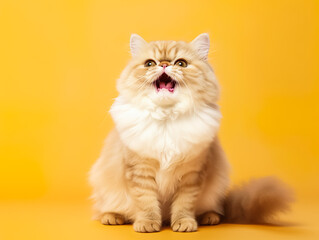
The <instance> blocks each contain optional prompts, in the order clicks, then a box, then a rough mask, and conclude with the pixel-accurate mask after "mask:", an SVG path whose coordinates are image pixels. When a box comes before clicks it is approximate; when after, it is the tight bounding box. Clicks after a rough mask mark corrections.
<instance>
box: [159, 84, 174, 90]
mask: <svg viewBox="0 0 319 240" xmlns="http://www.w3.org/2000/svg"><path fill="white" fill-rule="evenodd" d="M159 88H160V89H162V88H165V89H167V90H168V91H171V90H172V88H173V84H172V82H168V83H165V82H160V84H159Z"/></svg>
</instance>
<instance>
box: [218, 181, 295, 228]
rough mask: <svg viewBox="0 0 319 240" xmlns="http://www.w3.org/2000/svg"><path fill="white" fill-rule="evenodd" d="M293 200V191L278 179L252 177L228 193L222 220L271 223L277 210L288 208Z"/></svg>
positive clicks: (228, 221) (282, 210)
mask: <svg viewBox="0 0 319 240" xmlns="http://www.w3.org/2000/svg"><path fill="white" fill-rule="evenodd" d="M293 201H294V194H293V191H292V190H291V189H290V188H289V187H288V186H286V185H285V184H284V183H283V182H281V181H280V180H279V179H277V178H275V177H263V178H259V179H253V180H251V181H250V182H248V183H246V184H243V185H242V186H237V187H235V188H233V189H232V190H231V191H230V192H229V193H228V195H227V197H226V200H225V219H224V222H226V223H245V224H271V223H272V220H273V217H274V216H275V215H276V214H277V213H279V212H284V211H286V210H289V207H290V203H291V202H293Z"/></svg>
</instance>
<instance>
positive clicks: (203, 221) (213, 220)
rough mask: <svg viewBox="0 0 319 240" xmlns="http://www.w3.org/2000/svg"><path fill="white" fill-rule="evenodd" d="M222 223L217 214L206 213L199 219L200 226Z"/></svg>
mask: <svg viewBox="0 0 319 240" xmlns="http://www.w3.org/2000/svg"><path fill="white" fill-rule="evenodd" d="M219 223H220V216H219V214H217V213H215V212H207V213H204V214H203V215H202V216H201V217H200V218H199V224H200V225H217V224H219Z"/></svg>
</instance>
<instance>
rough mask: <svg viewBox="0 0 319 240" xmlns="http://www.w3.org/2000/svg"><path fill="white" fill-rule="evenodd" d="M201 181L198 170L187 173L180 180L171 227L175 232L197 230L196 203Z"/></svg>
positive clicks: (173, 205) (173, 206)
mask: <svg viewBox="0 0 319 240" xmlns="http://www.w3.org/2000/svg"><path fill="white" fill-rule="evenodd" d="M200 189H201V181H200V176H199V173H198V172H189V173H187V174H185V175H184V176H183V177H182V179H181V181H180V182H179V186H178V189H177V191H176V193H175V195H174V198H173V202H172V209H171V214H172V215H171V227H172V229H173V231H175V232H194V231H196V230H197V227H198V225H197V222H196V219H195V204H196V201H197V198H198V195H199V193H200Z"/></svg>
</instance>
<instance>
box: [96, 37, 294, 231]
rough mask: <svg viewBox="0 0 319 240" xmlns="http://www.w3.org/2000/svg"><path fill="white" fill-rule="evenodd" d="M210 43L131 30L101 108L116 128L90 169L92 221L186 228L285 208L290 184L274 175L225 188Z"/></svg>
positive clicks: (248, 219)
mask: <svg viewBox="0 0 319 240" xmlns="http://www.w3.org/2000/svg"><path fill="white" fill-rule="evenodd" d="M209 45H210V43H209V36H208V34H205V33H204V34H201V35H199V36H198V37H197V38H195V39H194V40H193V41H192V42H190V43H187V42H183V41H154V42H149V43H147V42H146V41H145V40H144V39H143V38H141V37H140V36H138V35H136V34H133V35H132V36H131V41H130V47H131V53H132V59H131V61H130V62H129V64H128V65H127V66H126V68H125V69H124V71H123V72H122V74H121V76H120V78H119V79H118V81H117V89H118V91H119V96H118V97H117V98H116V100H115V102H114V104H113V105H112V107H111V110H110V113H111V115H112V118H113V120H114V122H115V129H113V130H112V132H111V133H110V134H109V136H108V137H107V139H106V142H105V146H104V148H103V151H102V154H101V156H100V158H99V159H98V160H97V162H96V163H95V164H94V165H93V167H92V169H91V171H90V183H91V185H92V186H93V196H92V198H93V199H94V202H95V204H94V211H95V214H94V218H95V219H98V220H100V221H101V223H103V224H110V225H113V224H125V223H133V227H134V230H135V231H137V232H156V231H160V229H161V226H162V224H164V223H169V224H170V225H171V227H172V229H173V231H177V232H192V231H196V230H197V228H198V224H202V225H215V224H218V223H220V222H221V221H223V222H237V223H266V222H267V221H268V220H269V218H270V217H271V216H273V215H274V214H275V213H277V212H279V211H282V210H286V209H287V208H288V205H289V203H290V201H291V200H292V196H291V192H290V190H289V189H288V188H287V187H286V186H285V185H284V184H283V183H281V182H280V181H279V180H277V179H275V178H271V177H266V178H261V179H257V180H252V181H251V182H249V183H247V184H246V185H243V186H241V187H238V188H235V189H233V190H230V191H229V164H228V162H227V159H226V157H225V155H224V152H223V150H222V148H221V146H220V143H219V141H218V137H217V132H218V129H219V125H220V118H221V114H220V111H219V107H218V105H217V101H218V98H219V92H220V91H219V86H218V82H217V80H216V77H215V75H214V72H213V70H212V68H211V66H210V65H209V63H208V61H207V55H208V51H209Z"/></svg>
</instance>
